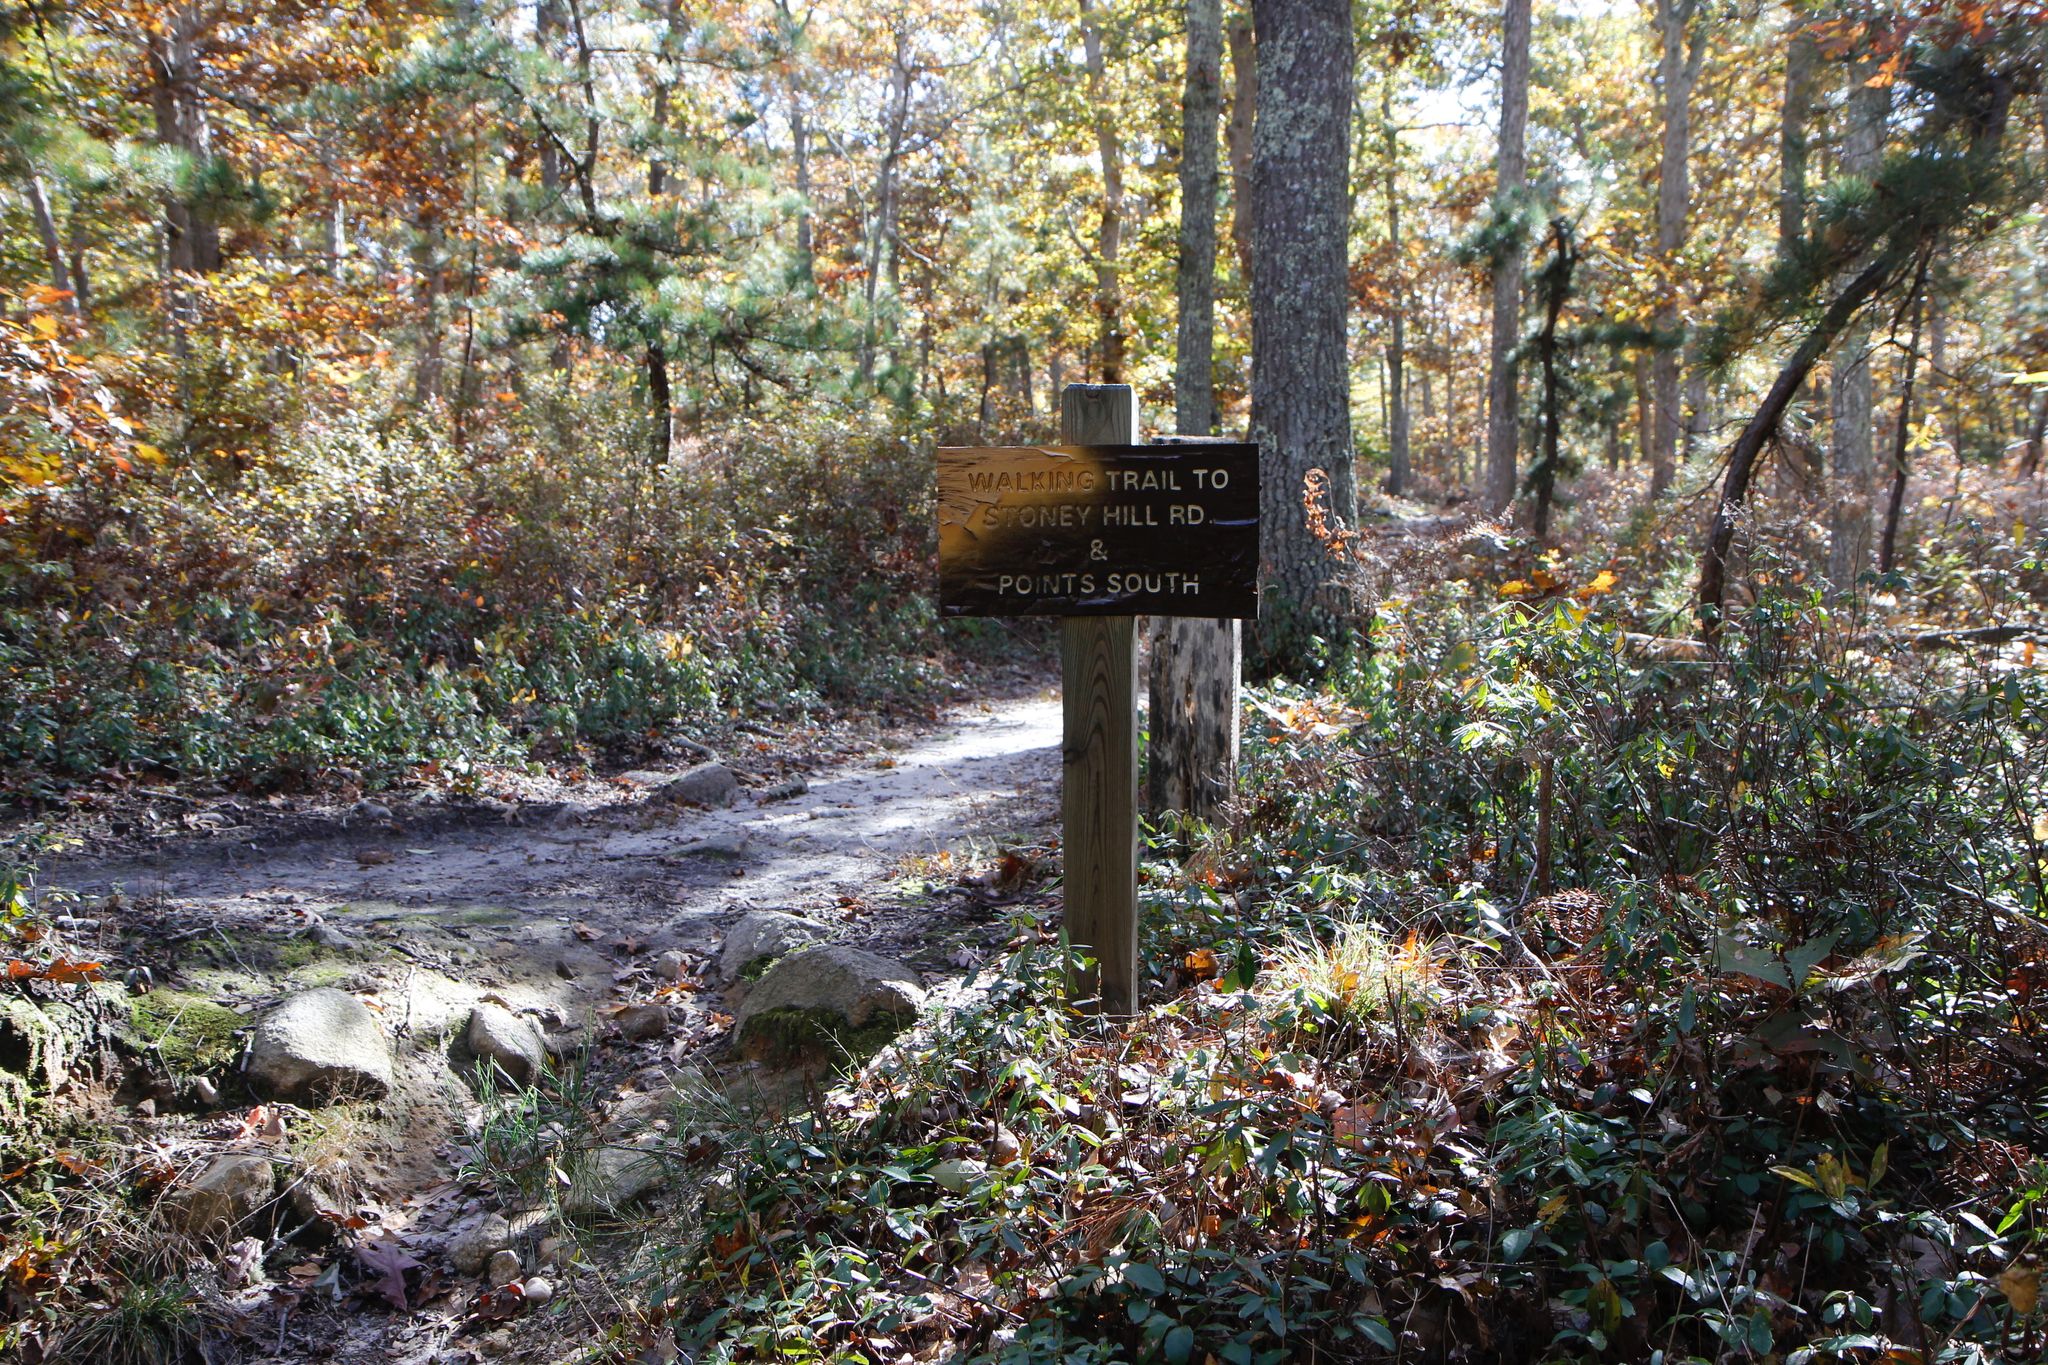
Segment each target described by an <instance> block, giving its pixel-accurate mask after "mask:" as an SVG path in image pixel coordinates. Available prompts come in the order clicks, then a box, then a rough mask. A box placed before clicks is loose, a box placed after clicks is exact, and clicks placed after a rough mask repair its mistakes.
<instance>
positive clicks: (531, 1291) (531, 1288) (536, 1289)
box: [519, 1275, 555, 1308]
mask: <svg viewBox="0 0 2048 1365" xmlns="http://www.w3.org/2000/svg"><path fill="white" fill-rule="evenodd" d="M519 1294H520V1297H521V1298H523V1299H525V1300H526V1301H527V1302H528V1303H530V1304H532V1305H533V1306H534V1307H535V1308H539V1307H540V1306H541V1305H543V1304H545V1303H546V1302H547V1301H548V1300H549V1299H552V1298H553V1297H554V1296H555V1287H554V1286H553V1285H552V1284H549V1283H548V1282H547V1281H546V1280H544V1279H542V1278H541V1277H540V1276H538V1275H535V1276H534V1277H533V1278H532V1279H530V1280H528V1281H527V1282H526V1283H524V1284H522V1285H520V1286H519Z"/></svg>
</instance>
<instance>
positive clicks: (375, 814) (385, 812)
mask: <svg viewBox="0 0 2048 1365" xmlns="http://www.w3.org/2000/svg"><path fill="white" fill-rule="evenodd" d="M355 814H356V818H358V819H361V820H382V821H383V822H385V823H386V824H390V823H391V819H392V816H391V807H389V806H387V805H385V804H384V803H383V802H382V801H372V800H370V799H369V798H368V797H364V798H363V799H362V800H360V801H358V802H356V805H355Z"/></svg>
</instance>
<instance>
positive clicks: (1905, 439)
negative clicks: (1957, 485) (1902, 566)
mask: <svg viewBox="0 0 2048 1365" xmlns="http://www.w3.org/2000/svg"><path fill="white" fill-rule="evenodd" d="M1926 311H1927V264H1926V261H1925V259H1924V258H1923V260H1922V261H1921V265H1920V273H1919V275H1918V276H1917V277H1916V278H1915V279H1914V281H1913V343H1912V345H1911V347H1910V348H1909V349H1908V350H1907V351H1906V378H1905V381H1904V382H1903V383H1901V384H1900V385H1899V415H1898V419H1897V426H1896V428H1895V429H1894V430H1893V432H1892V492H1891V497H1890V499H1889V500H1888V501H1887V502H1886V505H1885V511H1884V538H1883V539H1882V540H1881V541H1880V542H1879V543H1878V549H1877V570H1878V572H1879V573H1890V572H1891V571H1892V566H1893V564H1895V563H1896V562H1897V559H1898V548H1899V510H1900V508H1901V507H1903V506H1904V504H1905V501H1906V475H1907V473H1908V472H1909V468H1908V461H1909V460H1910V459H1911V455H1912V427H1913V379H1914V376H1915V375H1916V374H1917V373H1918V372H1919V368H1920V323H1921V319H1922V318H1923V317H1924V315H1925V314H1926Z"/></svg>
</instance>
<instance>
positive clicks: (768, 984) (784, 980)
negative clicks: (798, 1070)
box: [733, 943, 925, 1062]
mask: <svg viewBox="0 0 2048 1365" xmlns="http://www.w3.org/2000/svg"><path fill="white" fill-rule="evenodd" d="M924 1000H925V992H924V987H923V985H921V984H920V983H919V981H918V979H917V974H916V973H915V972H913V971H911V970H910V968H908V967H906V966H904V965H903V964H902V963H900V962H892V961H890V960H889V959H888V958H886V957H882V956H880V955H879V954H876V953H870V952H867V951H866V950H864V949H861V948H849V947H847V946H845V945H844V944H836V943H828V944H820V945H818V946H816V947H812V948H805V949H803V950H802V951H801V952H796V953H792V954H790V955H789V956H788V957H785V958H783V959H782V960H781V961H779V962H777V963H776V964H775V965H774V966H773V967H770V968H769V969H768V971H767V974H766V975H764V976H763V977H762V978H761V979H760V981H759V982H757V983H756V984H755V985H754V988H753V989H752V990H750V991H748V992H747V998H746V999H745V1000H744V1001H742V1002H741V1004H740V1010H739V1013H738V1014H737V1015H736V1016H734V1019H733V1036H734V1038H736V1039H737V1040H738V1042H739V1047H740V1050H741V1052H743V1053H744V1054H746V1055H748V1056H750V1057H756V1058H760V1059H763V1060H769V1061H780V1062H787V1061H796V1060H805V1061H809V1060H814V1059H829V1058H831V1057H833V1056H834V1055H835V1054H847V1055H851V1056H853V1057H856V1058H859V1057H865V1056H867V1055H869V1054H871V1053H873V1052H875V1051H876V1050H877V1049H879V1048H880V1047H881V1046H882V1045H883V1044H884V1043H886V1042H888V1041H889V1040H890V1039H891V1038H893V1037H895V1036H896V1035H897V1034H898V1033H900V1032H902V1031H903V1030H904V1029H905V1028H907V1027H909V1026H910V1024H911V1023H912V1021H914V1020H915V1019H916V1018H917V1013H918V1011H919V1010H920V1009H922V1008H923V1006H924Z"/></svg>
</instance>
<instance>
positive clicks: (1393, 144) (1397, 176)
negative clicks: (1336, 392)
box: [1380, 73, 1410, 497]
mask: <svg viewBox="0 0 2048 1365" xmlns="http://www.w3.org/2000/svg"><path fill="white" fill-rule="evenodd" d="M1393 90H1394V79H1393V76H1392V74H1391V73H1389V74H1388V75H1387V76H1386V77H1385V78H1384V79H1382V80H1381V82H1380V123H1381V124H1382V125H1383V126H1384V128H1385V132H1386V140H1387V147H1386V156H1387V165H1386V190H1387V245H1388V246H1389V247H1390V248H1392V254H1393V260H1394V309H1393V335H1392V336H1391V337H1390V338H1389V339H1388V342H1387V401H1388V404H1389V408H1390V411H1389V415H1388V419H1387V491H1388V492H1389V493H1392V494H1393V495H1394V496H1395V497H1399V496H1401V495H1402V494H1403V493H1405V492H1407V491H1408V484H1409V481H1410V474H1409V467H1408V385H1407V382H1406V380H1407V369H1408V337H1407V331H1406V327H1407V312H1408V290H1407V280H1406V266H1405V265H1404V263H1403V262H1402V259H1401V137H1400V134H1399V133H1398V132H1397V131H1396V130H1395V128H1394V94H1393Z"/></svg>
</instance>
